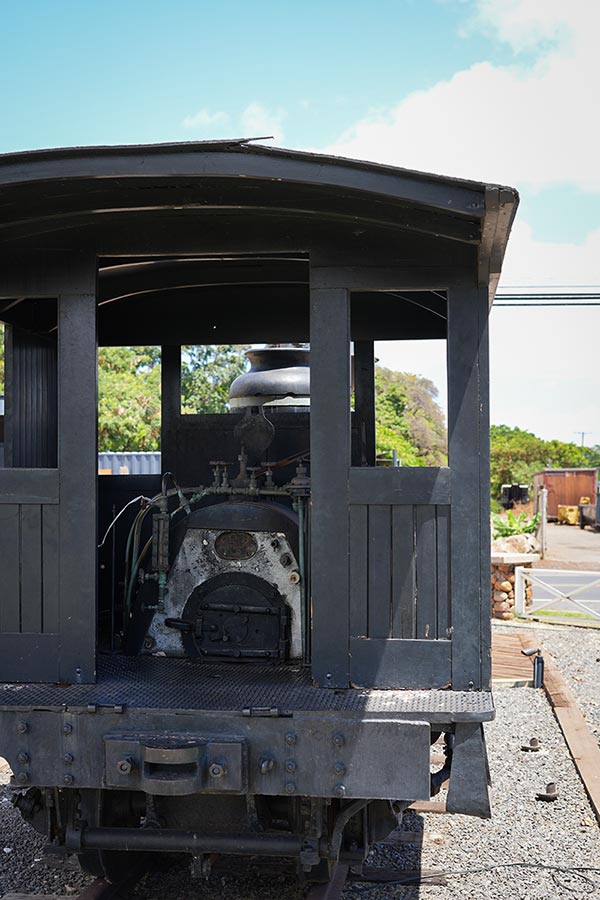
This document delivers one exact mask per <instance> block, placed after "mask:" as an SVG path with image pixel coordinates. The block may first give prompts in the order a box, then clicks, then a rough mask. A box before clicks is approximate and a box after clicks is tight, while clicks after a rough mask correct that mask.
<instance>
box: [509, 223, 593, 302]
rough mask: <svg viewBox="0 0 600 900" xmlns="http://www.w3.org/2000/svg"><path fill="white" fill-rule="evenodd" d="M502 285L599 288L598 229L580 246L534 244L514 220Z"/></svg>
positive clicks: (528, 231) (526, 227)
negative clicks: (590, 286) (584, 286)
mask: <svg viewBox="0 0 600 900" xmlns="http://www.w3.org/2000/svg"><path fill="white" fill-rule="evenodd" d="M501 284H502V285H506V286H507V287H508V286H510V285H519V286H522V285H554V286H559V285H563V286H564V285H571V286H573V285H599V284H600V228H597V229H595V230H594V231H591V232H590V233H589V234H588V236H587V237H586V239H585V241H584V243H583V244H568V243H562V244H559V243H553V242H550V241H536V240H535V239H534V237H533V233H532V230H531V227H530V226H529V225H527V223H526V222H520V221H519V219H518V218H517V221H516V222H515V225H514V227H513V231H512V234H511V236H510V240H509V242H508V249H507V251H506V257H505V259H504V265H503V266H502V280H501Z"/></svg>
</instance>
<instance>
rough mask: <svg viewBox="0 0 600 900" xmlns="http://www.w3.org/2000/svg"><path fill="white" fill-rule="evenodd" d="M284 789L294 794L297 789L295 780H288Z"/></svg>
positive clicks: (287, 792)
mask: <svg viewBox="0 0 600 900" xmlns="http://www.w3.org/2000/svg"><path fill="white" fill-rule="evenodd" d="M284 790H285V792H286V794H293V793H294V792H295V790H296V785H295V783H294V782H293V781H286V783H285V787H284Z"/></svg>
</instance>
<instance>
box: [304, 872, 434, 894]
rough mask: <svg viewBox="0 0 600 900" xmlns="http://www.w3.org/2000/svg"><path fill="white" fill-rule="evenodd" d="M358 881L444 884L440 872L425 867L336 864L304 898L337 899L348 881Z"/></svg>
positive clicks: (398, 883) (368, 882)
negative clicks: (368, 867)
mask: <svg viewBox="0 0 600 900" xmlns="http://www.w3.org/2000/svg"><path fill="white" fill-rule="evenodd" d="M352 881H360V882H363V883H367V884H381V885H385V884H397V885H420V884H446V883H447V882H446V878H445V876H444V875H443V873H442V872H437V871H435V870H428V869H427V870H426V869H416V870H414V871H413V870H409V869H366V868H362V869H356V870H354V869H352V868H350V867H349V866H345V865H342V864H340V865H338V866H336V868H335V871H334V873H333V875H332V877H331V879H330V881H328V882H327V884H315V885H313V886H312V887H311V888H310V890H309V891H308V894H307V895H306V900H339V898H340V897H341V896H342V893H343V891H344V888H345V887H346V885H347V884H348V883H349V882H352Z"/></svg>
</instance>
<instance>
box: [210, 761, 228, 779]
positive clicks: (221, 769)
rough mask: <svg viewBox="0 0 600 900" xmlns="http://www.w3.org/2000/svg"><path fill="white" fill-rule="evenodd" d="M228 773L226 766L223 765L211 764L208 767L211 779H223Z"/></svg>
mask: <svg viewBox="0 0 600 900" xmlns="http://www.w3.org/2000/svg"><path fill="white" fill-rule="evenodd" d="M226 771H227V770H226V769H225V766H223V765H221V763H211V765H210V766H209V767H208V774H209V775H210V777H211V778H222V777H223V776H224V775H225V772H226Z"/></svg>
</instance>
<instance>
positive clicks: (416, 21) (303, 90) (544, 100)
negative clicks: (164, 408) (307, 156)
mask: <svg viewBox="0 0 600 900" xmlns="http://www.w3.org/2000/svg"><path fill="white" fill-rule="evenodd" d="M1 11H2V17H1V24H0V77H1V79H2V84H3V89H2V92H1V93H0V152H9V151H12V150H22V149H35V148H40V147H53V146H72V145H84V144H121V143H147V142H155V141H157V142H162V141H193V140H206V139H208V138H220V137H237V136H244V137H249V136H263V135H273V138H274V140H273V142H272V143H274V144H275V145H277V146H284V147H291V148H296V149H311V150H316V151H321V152H325V153H335V154H341V155H344V156H350V157H355V158H359V159H370V160H375V161H381V162H386V163H391V164H393V165H397V166H404V167H407V168H415V169H420V170H423V171H431V172H439V173H441V174H445V175H457V176H461V177H465V178H473V179H476V180H486V181H492V182H498V183H502V184H510V185H511V186H514V187H516V188H518V190H519V192H520V195H521V207H520V210H519V212H518V215H517V220H516V223H515V226H514V229H513V234H512V237H511V240H510V242H509V248H508V252H507V256H506V260H505V266H504V271H503V275H502V280H501V285H502V286H504V287H513V286H527V285H548V286H555V287H556V286H572V285H590V286H598V285H600V165H599V164H598V160H599V159H600V117H599V116H598V114H597V107H598V96H599V88H600V74H599V72H600V68H599V67H598V66H597V61H596V57H597V47H596V41H597V35H598V33H599V32H600V0H568V2H566V0H371V2H369V3H365V2H359V0H343V2H342V0H319V2H316V0H303V2H302V3H297V2H285V0H278V2H274V0H273V2H267V0H253V2H251V3H249V2H247V0H246V2H244V0H224V2H221V3H218V4H217V3H215V2H214V0H212V2H205V0H168V2H167V0H85V2H82V0H2V2H1ZM599 322H600V307H596V308H590V309H578V308H571V309H551V310H547V309H545V308H537V309H499V308H498V309H495V310H494V311H493V312H492V315H491V324H490V332H491V376H492V382H491V418H492V422H495V423H504V424H507V425H516V426H519V427H521V428H527V429H529V430H533V431H534V432H536V433H537V434H539V435H540V436H541V437H544V438H552V437H557V438H560V439H562V440H567V441H568V440H580V437H579V438H577V436H576V433H577V432H581V431H585V432H587V434H586V436H585V442H586V443H587V444H595V443H600V404H599V402H598V394H599V393H600V392H599V387H600V385H599V379H600V369H599V366H598V363H597V359H596V357H597V350H596V348H597V346H598V337H599V333H600V329H599ZM380 349H381V352H380V358H381V360H382V362H383V363H384V364H386V365H389V366H391V367H393V368H399V369H405V370H412V371H417V372H418V373H420V374H423V375H425V376H427V377H430V378H432V379H433V380H434V381H435V382H436V383H437V384H438V385H439V386H440V389H441V390H440V393H441V397H442V401H444V399H445V392H444V390H443V379H444V377H445V373H444V366H443V353H441V352H440V348H439V347H431V346H424V345H421V346H420V347H409V346H405V347H401V348H399V347H398V346H395V347H393V348H392V347H382V348H380Z"/></svg>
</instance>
